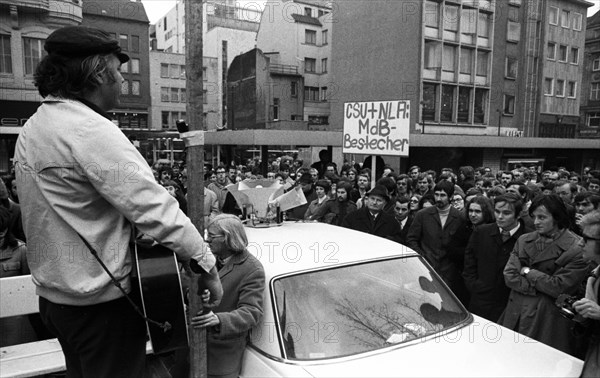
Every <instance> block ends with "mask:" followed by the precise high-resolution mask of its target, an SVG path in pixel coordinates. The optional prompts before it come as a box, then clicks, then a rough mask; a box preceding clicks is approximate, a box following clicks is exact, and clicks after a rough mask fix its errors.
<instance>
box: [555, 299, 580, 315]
mask: <svg viewBox="0 0 600 378" xmlns="http://www.w3.org/2000/svg"><path fill="white" fill-rule="evenodd" d="M578 300H579V298H577V297H575V296H572V295H568V294H561V295H559V296H558V298H556V302H555V305H556V307H558V312H559V313H560V314H561V315H562V316H563V317H565V318H567V319H569V320H573V318H575V315H577V311H575V309H574V308H573V303H575V302H577V301H578Z"/></svg>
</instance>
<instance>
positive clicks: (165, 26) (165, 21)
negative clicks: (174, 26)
mask: <svg viewBox="0 0 600 378" xmlns="http://www.w3.org/2000/svg"><path fill="white" fill-rule="evenodd" d="M163 22H164V24H163V31H167V18H166V17H165V18H163Z"/></svg>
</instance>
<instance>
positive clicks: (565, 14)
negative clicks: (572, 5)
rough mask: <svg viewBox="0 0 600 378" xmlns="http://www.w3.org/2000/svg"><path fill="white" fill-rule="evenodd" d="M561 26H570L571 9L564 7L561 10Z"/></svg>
mask: <svg viewBox="0 0 600 378" xmlns="http://www.w3.org/2000/svg"><path fill="white" fill-rule="evenodd" d="M560 26H562V27H563V28H568V27H569V11H566V10H564V9H563V10H562V11H561V12H560Z"/></svg>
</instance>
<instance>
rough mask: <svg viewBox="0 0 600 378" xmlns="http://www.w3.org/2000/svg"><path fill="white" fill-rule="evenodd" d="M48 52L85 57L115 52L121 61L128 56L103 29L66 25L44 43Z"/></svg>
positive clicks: (125, 59) (125, 60) (124, 60)
mask: <svg viewBox="0 0 600 378" xmlns="http://www.w3.org/2000/svg"><path fill="white" fill-rule="evenodd" d="M44 49H45V50H46V51H47V52H48V54H58V55H62V56H67V57H87V56H91V55H97V54H115V55H116V56H117V58H119V60H120V61H121V63H125V62H127V61H128V60H129V56H128V55H127V54H124V53H122V52H121V46H119V41H117V40H116V39H114V38H113V37H112V36H111V35H110V34H108V33H107V32H105V31H104V30H100V29H95V28H89V27H86V26H67V27H64V28H61V29H58V30H55V31H54V32H53V33H52V34H50V36H48V39H46V43H45V44H44Z"/></svg>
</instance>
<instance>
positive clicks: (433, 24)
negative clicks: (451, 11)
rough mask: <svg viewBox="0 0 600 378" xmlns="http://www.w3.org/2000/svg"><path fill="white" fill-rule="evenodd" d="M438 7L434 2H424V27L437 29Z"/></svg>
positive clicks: (438, 22)
mask: <svg viewBox="0 0 600 378" xmlns="http://www.w3.org/2000/svg"><path fill="white" fill-rule="evenodd" d="M439 14H440V5H439V3H437V2H434V1H429V0H428V1H426V2H425V26H426V27H429V28H434V29H437V28H439V24H440V21H439Z"/></svg>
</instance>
